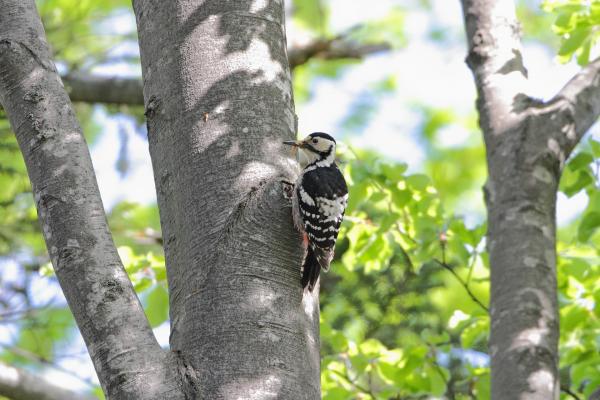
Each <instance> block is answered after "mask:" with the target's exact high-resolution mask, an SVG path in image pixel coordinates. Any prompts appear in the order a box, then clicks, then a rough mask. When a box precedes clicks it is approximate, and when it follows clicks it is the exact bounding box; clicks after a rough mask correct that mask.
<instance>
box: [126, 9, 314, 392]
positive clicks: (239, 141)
mask: <svg viewBox="0 0 600 400" xmlns="http://www.w3.org/2000/svg"><path fill="white" fill-rule="evenodd" d="M134 9H135V14H136V18H137V24H138V32H139V39H140V52H141V58H142V71H143V81H144V99H145V107H146V116H147V121H148V140H149V146H150V154H151V157H152V164H153V168H154V175H155V183H156V188H157V193H158V205H159V209H160V216H161V226H162V231H163V238H164V243H165V255H166V263H167V275H168V282H169V291H170V318H171V337H170V344H171V349H172V350H173V351H175V352H177V353H178V354H179V355H180V357H181V359H182V360H184V363H185V365H186V366H187V368H188V374H186V378H187V382H188V385H189V387H188V390H189V391H193V392H196V393H197V394H198V398H206V399H233V398H244V399H249V398H256V399H267V398H285V399H298V398H306V399H317V398H320V383H319V375H320V374H319V306H318V295H317V291H315V292H314V293H313V294H310V293H308V294H306V293H305V294H303V292H302V288H301V286H300V264H301V258H302V250H301V240H300V237H299V235H298V234H297V232H296V231H295V230H294V228H293V227H292V220H291V208H290V205H289V202H288V201H287V200H286V199H285V198H284V196H283V191H282V185H281V180H287V181H290V180H293V179H294V177H295V174H296V173H297V172H296V170H295V167H294V163H293V162H292V160H291V159H290V158H289V155H288V154H286V153H285V150H284V149H283V148H282V146H281V142H282V141H283V140H286V139H291V138H293V137H294V136H295V114H294V108H293V100H292V89H291V80H290V72H289V66H288V62H287V56H286V40H285V27H284V19H283V18H284V13H283V2H282V1H281V0H269V1H258V2H255V1H228V2H224V1H209V0H206V1H199V0H196V1H183V0H177V1H169V2H164V1H159V0H152V1H134Z"/></svg>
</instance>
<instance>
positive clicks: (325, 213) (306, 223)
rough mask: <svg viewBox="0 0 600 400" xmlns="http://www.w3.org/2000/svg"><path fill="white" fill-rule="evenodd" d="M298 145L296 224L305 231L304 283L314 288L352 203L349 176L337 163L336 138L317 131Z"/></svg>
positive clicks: (294, 205)
mask: <svg viewBox="0 0 600 400" xmlns="http://www.w3.org/2000/svg"><path fill="white" fill-rule="evenodd" d="M283 143H284V144H287V145H291V146H294V147H295V148H296V149H297V150H298V152H297V158H298V162H299V163H300V166H301V167H302V173H301V174H300V176H299V177H298V180H297V181H296V184H295V186H294V190H293V192H292V216H293V219H294V225H295V226H296V228H297V229H298V230H299V231H300V232H301V233H302V236H303V239H304V241H303V243H304V245H305V248H306V255H305V258H304V262H303V265H302V287H303V288H308V290H309V291H311V292H312V290H313V289H314V287H315V285H316V283H317V279H319V273H320V272H321V269H323V271H325V272H327V271H328V270H329V263H331V260H332V259H333V252H334V247H335V241H336V240H337V236H338V232H339V229H340V224H341V223H342V219H343V218H344V211H345V210H346V204H347V203H348V187H347V186H346V180H345V179H344V176H343V175H342V173H341V172H340V170H339V168H338V167H337V165H336V164H335V145H336V143H335V139H334V138H332V137H331V136H329V135H328V134H326V133H323V132H314V133H311V134H310V135H308V136H307V137H306V138H305V139H304V140H300V141H286V142H283Z"/></svg>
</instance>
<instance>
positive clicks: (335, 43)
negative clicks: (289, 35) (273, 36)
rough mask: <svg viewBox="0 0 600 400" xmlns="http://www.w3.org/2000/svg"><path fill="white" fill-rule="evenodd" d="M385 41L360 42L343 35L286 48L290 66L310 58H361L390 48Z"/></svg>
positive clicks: (301, 63) (296, 65) (302, 62)
mask: <svg viewBox="0 0 600 400" xmlns="http://www.w3.org/2000/svg"><path fill="white" fill-rule="evenodd" d="M390 49H391V46H390V45H389V44H387V43H372V44H361V43H357V42H354V41H351V40H348V39H344V38H343V37H338V38H334V39H329V40H327V39H325V40H324V39H317V40H314V41H312V42H310V43H307V44H305V45H303V46H297V47H292V48H291V49H289V50H288V59H289V62H290V68H292V69H294V68H296V67H298V66H300V65H303V64H305V63H306V62H308V61H309V60H310V59H312V58H320V59H322V60H335V59H343V58H351V59H352V58H353V59H361V58H363V57H365V56H368V55H370V54H373V53H378V52H381V51H387V50H390Z"/></svg>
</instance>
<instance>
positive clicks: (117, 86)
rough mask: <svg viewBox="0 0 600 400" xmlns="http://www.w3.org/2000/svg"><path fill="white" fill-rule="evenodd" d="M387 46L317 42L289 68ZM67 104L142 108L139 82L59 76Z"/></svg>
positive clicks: (299, 50)
mask: <svg viewBox="0 0 600 400" xmlns="http://www.w3.org/2000/svg"><path fill="white" fill-rule="evenodd" d="M390 48H391V47H390V45H389V44H387V43H372V44H361V43H357V42H355V41H351V40H348V39H344V38H334V39H328V40H324V39H317V40H314V41H312V42H310V43H307V44H305V45H303V46H296V47H293V48H291V49H289V51H288V57H289V62H290V67H291V68H292V69H294V68H296V67H298V66H300V65H303V64H305V63H307V62H308V61H309V60H311V59H313V58H319V59H322V60H334V59H344V58H346V59H361V58H363V57H366V56H368V55H370V54H374V53H378V52H381V51H386V50H389V49H390ZM62 80H63V83H64V85H65V87H66V89H67V92H68V93H69V96H70V98H71V101H73V102H85V103H107V104H122V105H132V106H135V105H144V97H143V95H142V81H141V79H138V78H121V77H116V76H112V77H104V76H96V75H90V74H76V75H63V76H62Z"/></svg>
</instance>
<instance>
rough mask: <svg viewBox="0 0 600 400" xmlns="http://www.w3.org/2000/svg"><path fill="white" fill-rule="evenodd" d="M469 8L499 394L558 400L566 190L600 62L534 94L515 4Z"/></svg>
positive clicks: (472, 2)
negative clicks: (568, 163)
mask: <svg viewBox="0 0 600 400" xmlns="http://www.w3.org/2000/svg"><path fill="white" fill-rule="evenodd" d="M462 4H463V12H464V18H465V27H466V31H467V39H468V44H469V54H468V57H467V63H468V64H469V67H470V68H471V70H472V71H473V75H474V77H475V82H476V85H477V91H478V99H477V108H478V111H479V117H480V126H481V129H482V131H483V136H484V139H485V146H486V152H487V164H488V181H487V183H486V185H485V188H484V191H485V200H486V206H487V209H488V233H487V246H488V251H489V255H490V267H491V300H490V306H491V307H490V314H491V334H490V343H489V350H490V356H491V369H492V379H491V384H492V388H491V392H492V398H493V399H498V400H511V399H515V400H516V399H522V400H547V399H558V397H559V387H560V386H559V382H558V338H559V318H558V301H557V291H556V237H555V233H556V217H555V213H556V192H557V189H558V182H559V179H560V172H561V169H562V167H563V164H564V161H565V159H566V158H567V157H568V156H569V154H570V152H571V151H572V149H573V148H574V146H575V145H576V144H577V142H578V141H579V140H580V139H581V137H582V136H583V134H584V133H585V132H586V131H587V129H588V128H589V127H590V125H591V124H592V123H593V122H594V121H595V119H596V118H597V117H598V113H599V112H600V97H599V92H600V91H599V86H598V85H599V82H598V76H599V74H598V68H599V66H600V62H598V61H596V62H594V63H592V64H590V66H588V67H587V68H586V69H585V70H583V71H582V72H581V73H579V74H578V76H577V77H575V78H574V79H573V80H572V81H571V82H570V83H569V84H568V85H567V86H566V87H565V88H563V89H562V90H561V92H560V93H559V94H557V96H556V97H555V98H554V99H552V100H551V101H549V102H547V103H543V102H540V101H537V100H535V99H532V98H530V97H528V95H527V93H526V91H525V90H526V81H527V71H526V70H525V67H524V65H523V59H522V56H521V44H520V38H519V27H518V23H517V20H516V17H515V9H514V4H513V2H512V1H511V0H463V1H462Z"/></svg>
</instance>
